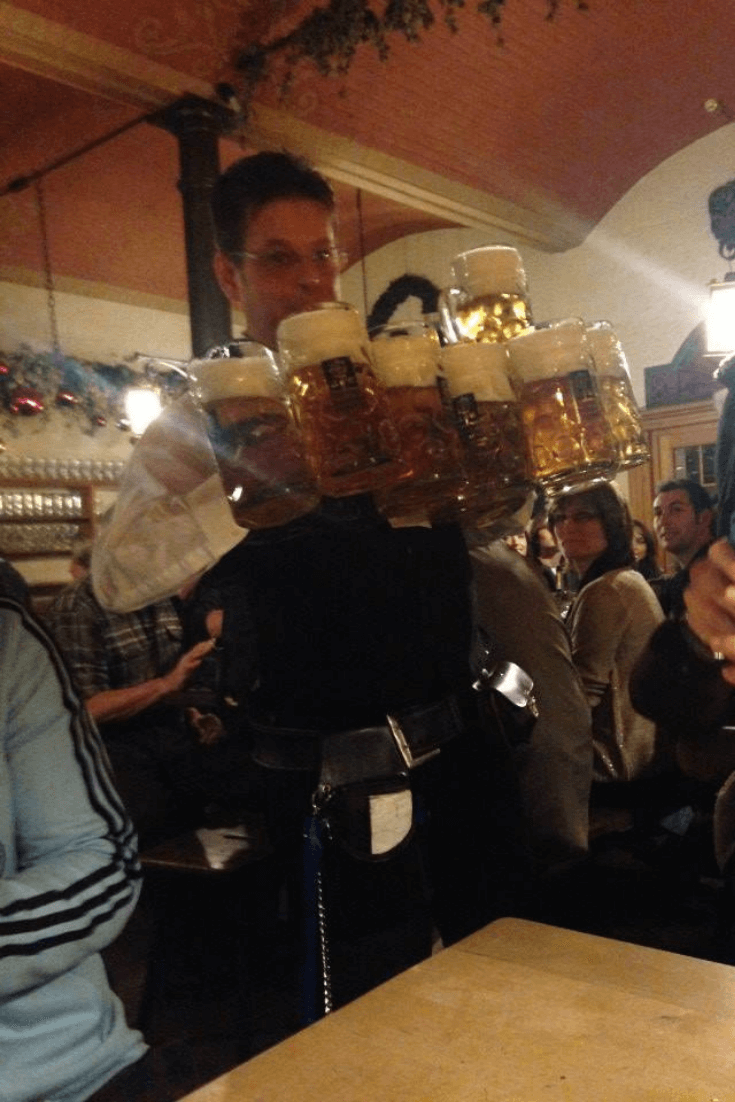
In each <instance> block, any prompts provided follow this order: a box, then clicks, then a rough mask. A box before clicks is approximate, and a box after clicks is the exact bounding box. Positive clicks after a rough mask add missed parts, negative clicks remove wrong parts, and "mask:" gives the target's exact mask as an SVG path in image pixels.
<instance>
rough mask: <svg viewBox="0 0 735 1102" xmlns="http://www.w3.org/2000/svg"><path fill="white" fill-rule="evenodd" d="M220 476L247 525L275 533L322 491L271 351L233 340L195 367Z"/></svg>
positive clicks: (311, 505)
mask: <svg viewBox="0 0 735 1102" xmlns="http://www.w3.org/2000/svg"><path fill="white" fill-rule="evenodd" d="M189 377H190V380H191V384H190V385H191V390H192V393H193V395H194V397H195V399H196V400H197V402H198V404H199V406H200V407H201V409H203V410H204V412H205V414H206V417H207V426H208V434H209V439H210V442H211V444H212V449H213V451H214V454H215V457H216V459H217V466H218V468H219V473H220V477H221V478H222V483H223V485H224V488H225V492H226V494H227V497H228V500H229V502H230V507H231V509H232V513H233V516H234V518H235V521H236V522H237V524H239V525H240V526H241V527H243V528H272V527H275V526H276V525H279V524H286V523H287V522H288V521H290V520H294V519H295V518H296V517H300V516H303V515H304V514H305V513H308V512H311V510H312V509H315V508H316V507H317V505H318V504H319V492H318V490H317V487H316V483H315V480H314V477H313V475H312V473H311V470H310V468H309V465H308V463H307V462H306V456H305V453H304V447H303V443H302V441H301V437H300V435H299V432H298V430H297V429H296V426H295V425H294V422H293V419H292V417H291V414H290V411H289V407H288V401H287V399H286V395H285V389H284V386H283V382H282V380H281V378H280V375H279V371H278V365H277V363H276V360H275V357H274V356H273V354H272V353H271V352H270V351H269V350H268V349H267V348H265V347H264V346H263V345H262V344H258V343H257V342H256V341H234V342H232V343H231V344H230V345H228V346H227V347H226V349H218V350H216V351H215V353H214V354H213V355H212V356H211V357H210V358H209V359H203V360H193V361H192V362H191V364H190V365H189Z"/></svg>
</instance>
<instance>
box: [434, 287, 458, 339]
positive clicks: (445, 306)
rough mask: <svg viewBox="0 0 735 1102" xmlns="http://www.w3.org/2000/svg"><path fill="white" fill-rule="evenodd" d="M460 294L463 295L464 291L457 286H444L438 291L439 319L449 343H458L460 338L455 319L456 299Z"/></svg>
mask: <svg viewBox="0 0 735 1102" xmlns="http://www.w3.org/2000/svg"><path fill="white" fill-rule="evenodd" d="M462 295H464V291H462V290H461V288H459V287H445V288H444V289H443V290H441V291H440V292H439V298H438V300H437V310H438V311H439V321H440V323H441V328H442V332H443V334H444V336H445V337H446V339H447V342H448V343H449V344H459V342H460V341H461V339H462V334H461V333H460V331H459V329H458V327H457V319H456V308H457V299H459V298H460V297H461V296H462Z"/></svg>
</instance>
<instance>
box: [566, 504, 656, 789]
mask: <svg viewBox="0 0 735 1102" xmlns="http://www.w3.org/2000/svg"><path fill="white" fill-rule="evenodd" d="M549 521H550V524H551V526H552V530H553V532H554V535H555V536H556V539H557V541H558V542H559V545H560V547H561V549H562V552H563V554H564V557H565V559H566V560H567V562H568V563H569V564H570V565H571V567H572V569H573V570H574V571H575V573H576V574H578V575H579V579H580V583H579V590H578V592H577V595H576V597H575V598H574V601H573V602H572V606H571V609H570V612H569V615H568V618H567V621H566V623H567V628H568V631H569V635H570V639H571V644H572V657H573V660H574V664H575V666H576V667H577V670H578V672H579V675H580V677H581V680H582V685H583V688H584V691H585V694H586V696H587V700H588V702H589V704H590V707H591V708H592V739H593V745H594V777H595V780H597V781H605V782H609V781H630V780H633V779H634V778H638V777H641V776H645V775H648V774H650V773H651V772H652V771H653V761H654V754H655V749H656V727H655V724H654V723H653V722H651V720H648V719H644V717H643V716H641V715H639V714H638V713H637V712H636V711H635V710H634V708H633V705H632V704H631V702H630V697H629V692H628V683H629V679H630V674H631V670H632V668H633V665H634V664H635V662H636V659H637V658H638V655H639V654H640V653H641V652H642V651H643V649H644V648H645V646H646V644H647V642H648V640H649V638H650V636H651V634H652V632H653V631H654V630H655V628H656V626H657V625H658V624H659V623H660V621H661V620H662V619H663V614H662V612H661V608H660V606H659V603H658V601H657V600H656V597H655V594H654V593H653V591H652V589H651V587H650V586H649V585H648V583H647V582H646V581H645V580H644V579H643V578H642V577H641V575H640V574H639V573H638V572H637V571H636V570H634V569H633V552H632V521H631V517H630V512H629V511H628V506H627V505H626V503H625V501H624V500H623V498H622V497H621V495H620V493H619V492H618V491H617V489H616V488H615V487H614V486H613V485H611V484H609V483H600V484H599V485H596V486H592V487H590V488H589V489H585V490H576V491H572V492H569V493H566V494H562V495H561V496H559V497H558V498H557V499H556V501H555V502H554V504H553V506H552V509H551V513H550V516H549Z"/></svg>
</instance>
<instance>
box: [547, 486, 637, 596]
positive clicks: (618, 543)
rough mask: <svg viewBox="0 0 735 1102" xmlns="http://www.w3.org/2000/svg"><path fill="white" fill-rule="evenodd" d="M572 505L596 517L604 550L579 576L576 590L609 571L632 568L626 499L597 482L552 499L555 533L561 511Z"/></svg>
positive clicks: (550, 515) (628, 510)
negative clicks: (583, 488)
mask: <svg viewBox="0 0 735 1102" xmlns="http://www.w3.org/2000/svg"><path fill="white" fill-rule="evenodd" d="M571 501H574V502H575V503H576V504H578V505H582V506H584V508H585V509H586V510H588V511H589V512H590V513H593V514H594V515H595V516H596V517H599V520H600V523H601V524H602V530H603V532H604V533H605V539H606V540H607V547H606V548H605V550H604V551H603V552H602V554H600V555H598V556H597V558H596V559H595V561H594V562H593V563H592V564H591V565H590V566H589V568H588V569H587V571H586V573H585V574H584V575H583V576H582V578H581V580H580V583H579V588H580V589H581V588H582V587H583V586H585V585H587V584H588V582H592V581H594V580H595V578H600V577H602V575H603V574H607V572H608V571H609V570H619V569H620V567H621V566H632V565H633V561H634V559H633V520H632V518H631V515H630V509H629V508H628V505H627V503H626V501H625V498H624V497H623V495H622V494H621V493H620V491H619V490H618V488H617V486H614V485H613V484H612V483H611V482H600V483H599V484H597V485H595V486H590V487H589V488H588V489H585V490H570V491H569V492H568V493H566V494H560V495H559V497H557V498H555V499H554V502H553V504H552V506H551V509H550V511H549V525H550V526H551V529H552V531H554V533H555V527H556V523H557V519H558V517H559V516H560V515H561V514H562V513H563V512H564V507H565V506H566V505H567V504H569V502H571Z"/></svg>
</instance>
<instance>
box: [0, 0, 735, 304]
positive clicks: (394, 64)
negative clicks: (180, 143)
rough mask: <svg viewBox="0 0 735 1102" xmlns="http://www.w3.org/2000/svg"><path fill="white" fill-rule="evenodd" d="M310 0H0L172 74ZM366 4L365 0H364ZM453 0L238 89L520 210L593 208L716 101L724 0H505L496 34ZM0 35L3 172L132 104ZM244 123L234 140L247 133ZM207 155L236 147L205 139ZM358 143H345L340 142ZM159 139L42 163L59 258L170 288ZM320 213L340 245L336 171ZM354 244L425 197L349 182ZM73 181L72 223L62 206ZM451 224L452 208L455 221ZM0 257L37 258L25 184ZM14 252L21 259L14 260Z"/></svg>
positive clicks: (212, 62)
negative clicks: (553, 7)
mask: <svg viewBox="0 0 735 1102" xmlns="http://www.w3.org/2000/svg"><path fill="white" fill-rule="evenodd" d="M381 3H382V0H381ZM315 6H316V5H315V3H314V2H313V0H250V2H248V0H177V2H176V3H174V4H171V5H161V4H155V5H154V4H151V2H150V0H127V3H126V4H125V5H124V6H121V5H120V4H119V3H118V2H117V0H116V2H115V3H113V2H112V0H16V2H15V3H14V4H13V5H3V7H5V8H11V9H15V10H17V11H18V12H19V13H23V14H29V15H32V16H41V17H43V18H44V19H47V20H50V21H51V22H52V23H53V24H63V25H64V26H66V27H67V28H69V30H70V31H71V32H81V33H82V34H83V35H85V36H90V37H91V38H92V39H94V40H97V41H98V42H99V43H100V46H101V48H105V49H106V48H108V47H109V46H112V47H119V48H120V49H121V50H124V51H126V52H128V53H129V54H131V55H135V56H137V57H140V58H143V59H146V60H147V61H150V62H152V63H156V64H157V65H161V66H166V67H167V68H168V69H169V70H173V71H175V72H177V73H179V74H184V83H185V81H186V79H187V78H191V80H192V81H196V80H206V81H207V82H213V83H214V82H216V81H218V80H223V79H224V80H232V79H233V75H234V74H233V69H232V58H233V56H234V52H235V50H236V47H237V45H238V44H245V43H247V41H248V40H253V39H255V38H258V37H260V38H264V39H267V38H268V37H269V36H273V35H276V34H278V33H283V32H284V31H288V30H289V29H290V28H291V27H292V26H293V25H294V23H295V22H296V20H297V19H298V17H299V16H300V15H302V14H303V13H304V12H305V11H307V10H309V9H311V8H314V7H315ZM374 6H375V7H376V9H377V7H378V6H379V3H378V0H375V5H374ZM474 7H475V5H474V3H472V2H471V0H468V2H467V4H466V5H465V8H464V9H462V10H460V11H459V12H458V14H457V21H458V25H459V31H458V32H457V33H456V34H452V33H451V32H450V31H449V30H448V29H447V28H446V26H445V25H444V24H443V23H442V21H441V16H440V14H439V12H440V4H439V3H438V0H435V2H434V3H433V8H434V10H435V11H436V12H437V15H438V18H437V23H436V25H435V26H434V27H433V28H432V29H430V30H429V31H426V32H424V34H423V35H422V41H421V42H419V43H409V42H406V41H404V40H402V39H400V38H396V39H395V40H394V41H393V42H392V45H391V51H390V55H389V57H388V59H387V61H385V62H381V61H380V60H379V59H378V58H377V56H376V54H375V52H374V51H372V50H371V48H370V47H369V46H363V47H360V48H359V49H358V51H357V54H356V56H355V60H354V64H353V65H352V67H351V69H350V71H349V73H348V75H347V76H346V77H345V78H324V77H321V76H319V75H318V74H317V73H316V72H315V70H314V69H313V68H312V67H311V66H309V65H308V64H302V65H300V66H299V67H298V69H297V71H296V74H295V81H294V85H293V88H292V90H291V92H290V94H289V95H288V97H287V99H286V100H285V101H284V102H281V101H280V100H279V96H278V90H277V87H276V84H277V82H276V80H275V79H274V80H273V81H271V83H270V84H268V85H266V86H263V87H261V88H260V90H259V92H258V95H257V100H258V102H259V103H260V104H263V105H265V106H266V107H269V108H273V109H278V110H281V111H285V112H286V113H287V114H288V115H290V116H292V117H295V118H296V119H297V120H300V121H301V122H302V123H303V124H305V125H308V126H314V127H318V128H320V130H321V131H326V132H329V133H330V134H333V135H337V136H338V137H339V138H341V139H344V140H349V141H350V142H352V143H354V145H355V148H356V149H357V150H359V149H363V148H367V149H369V150H372V151H377V153H379V154H386V155H389V156H390V157H393V158H398V159H399V160H400V161H401V162H404V163H405V164H406V165H407V166H409V169H410V167H411V166H416V169H417V170H425V171H428V172H430V173H433V174H434V175H435V177H436V178H438V179H440V180H442V181H447V182H448V183H449V184H450V185H453V184H456V185H459V186H464V187H468V188H472V189H474V191H475V192H476V193H478V194H479V195H480V196H482V195H486V196H487V197H488V204H490V203H491V201H492V200H493V199H498V198H499V199H501V200H507V201H510V202H512V203H514V204H517V205H518V206H520V207H521V208H524V209H528V210H534V209H538V208H539V206H544V207H545V209H547V210H548V209H551V210H554V209H558V211H559V213H560V216H561V215H562V214H563V215H565V216H568V217H572V218H574V219H579V220H581V222H582V224H583V225H584V226H585V227H589V226H592V225H594V224H595V223H596V222H597V221H599V219H600V218H601V217H603V216H604V214H605V213H606V212H607V211H609V210H610V208H611V207H612V206H613V205H614V204H615V203H616V202H617V201H618V200H619V199H620V198H621V197H622V195H624V194H625V192H626V191H627V190H628V189H629V188H630V187H631V186H632V185H633V184H634V183H636V181H637V180H639V179H640V178H641V177H642V176H643V175H645V174H646V173H647V172H649V171H650V170H651V169H653V168H655V167H656V166H657V165H658V164H660V163H661V162H662V161H663V160H664V159H665V158H667V157H668V156H670V155H672V154H673V153H675V152H677V151H678V150H680V149H682V148H684V147H685V146H686V145H688V144H690V143H691V142H692V141H694V140H696V139H697V138H699V137H702V136H703V135H705V134H706V133H708V132H709V131H710V130H711V129H713V128H714V127H715V126H718V125H721V124H722V123H723V122H725V121H726V118H727V116H726V115H708V114H707V113H705V111H704V108H703V103H704V101H705V100H706V99H708V98H712V97H714V98H719V99H721V100H722V101H723V102H724V103H725V104H726V106H727V108H728V109H730V108H732V109H733V110H735V67H734V66H733V63H732V62H733V46H734V45H735V43H734V41H733V40H734V39H735V31H734V30H733V27H735V19H734V18H733V17H735V0H720V2H719V3H718V4H717V5H714V4H709V3H700V4H692V3H691V2H685V0H588V9H589V10H587V11H579V10H577V7H576V4H575V3H574V2H573V0H562V3H561V4H560V6H559V10H558V13H557V15H556V17H555V18H554V19H553V20H551V21H549V20H548V19H547V18H546V13H547V3H546V0H506V4H505V6H504V13H503V22H502V26H501V33H502V36H503V41H504V44H503V45H502V46H499V45H498V44H497V41H496V32H495V31H494V30H493V28H492V27H491V26H490V25H489V23H488V21H487V20H486V19H484V18H483V17H481V16H479V15H478V14H476V13H475V11H474ZM43 65H44V63H43V59H42V58H41V59H40V60H38V59H36V58H34V59H33V60H32V61H28V60H27V59H25V58H23V57H20V58H19V57H18V55H17V51H16V52H12V53H11V52H10V51H9V50H8V48H7V46H6V47H3V44H2V42H0V96H2V102H3V112H2V115H0V160H2V163H3V165H4V172H3V173H2V175H0V186H1V185H2V182H3V179H10V178H12V177H13V176H15V175H20V174H23V173H25V172H28V171H30V170H32V169H34V168H37V167H39V166H41V165H43V164H47V163H49V162H50V161H51V160H53V159H54V158H56V157H61V156H63V155H64V154H65V153H67V152H69V151H70V150H72V149H75V148H78V147H79V146H81V145H83V144H85V143H86V142H88V141H90V140H92V139H94V138H95V137H98V136H101V135H103V134H105V133H107V132H109V131H110V130H112V129H113V128H114V127H116V126H119V125H121V124H122V123H124V122H125V121H126V120H128V119H131V118H133V117H134V116H135V115H136V111H137V109H136V108H135V107H134V105H132V104H131V103H130V102H127V103H126V102H121V101H120V99H119V98H118V99H116V98H115V97H114V96H113V97H106V96H100V95H95V94H92V93H90V92H89V91H85V90H82V88H81V87H80V85H79V82H76V84H77V86H76V87H75V86H74V84H75V81H74V79H73V78H69V82H66V81H64V82H63V83H59V78H58V73H56V72H55V71H54V72H52V71H51V70H49V73H48V74H47V75H44V73H43ZM247 140H248V132H247V128H246V129H245V131H244V135H243V142H244V143H245V144H247ZM225 146H226V147H225V148H224V149H223V160H225V161H227V160H229V159H232V157H234V156H235V155H236V154H237V152H238V150H237V148H236V147H235V146H234V145H232V144H231V143H225ZM358 159H359V158H358ZM176 175H177V158H176V149H175V141H174V139H173V138H172V137H171V136H170V135H167V134H166V133H164V132H161V131H159V130H157V129H156V128H153V127H150V126H142V127H138V128H136V129H134V130H131V131H130V132H128V133H127V134H126V135H124V136H123V137H120V138H118V139H116V140H115V141H114V142H111V143H109V144H107V145H105V146H104V147H102V148H101V149H100V150H99V151H97V152H95V153H90V154H88V155H87V156H86V157H85V158H83V159H82V160H80V161H77V162H75V163H73V164H70V165H69V166H67V167H65V168H63V169H61V170H60V171H59V172H57V173H54V174H53V175H52V176H49V177H47V185H46V186H47V195H48V202H49V219H50V233H51V238H52V245H53V250H54V254H55V259H56V262H57V263H58V264H59V266H60V269H61V270H62V271H63V272H64V274H68V275H75V276H79V277H80V278H89V279H98V280H102V281H105V282H108V283H112V284H120V285H124V286H130V287H133V288H135V289H142V290H149V291H150V290H152V291H155V292H156V293H160V294H168V295H172V296H174V297H181V295H182V287H183V255H182V250H183V246H181V244H180V202H179V199H178V196H177V195H176V193H175V182H176ZM338 192H339V197H340V223H341V227H342V233H343V237H344V238H345V240H346V243H347V245H348V248H350V250H351V252H352V254H353V256H355V255H357V254H358V253H359V250H360V238H361V235H360V233H359V230H358V227H357V218H356V211H357V198H356V192H355V189H354V188H352V187H348V186H346V185H339V186H338ZM361 192H362V195H361V197H362V206H363V224H362V241H363V243H364V246H365V248H366V251H370V250H371V249H373V248H375V247H377V246H378V245H380V244H383V243H384V242H385V241H387V240H390V239H392V238H395V237H398V236H401V235H403V234H404V233H407V232H416V231H418V230H422V229H428V228H432V227H433V226H438V225H447V224H450V223H449V222H448V221H447V220H446V219H441V218H439V217H437V215H436V214H427V213H425V212H424V211H421V210H415V209H411V206H410V203H409V202H406V203H405V204H403V205H401V204H397V203H392V202H390V201H389V200H387V199H384V198H381V197H380V196H378V195H373V194H371V193H370V190H369V188H368V186H367V185H366V186H365V187H364V188H362V189H361ZM80 196H82V197H83V198H84V209H85V216H84V225H80V219H79V218H78V217H77V218H75V217H74V212H75V209H76V210H77V211H78V210H79V201H80ZM457 221H458V222H459V221H461V219H457ZM0 229H1V230H2V237H0V263H1V264H4V265H6V266H11V267H12V266H28V265H31V266H32V265H33V264H34V263H37V256H38V233H37V218H36V213H35V209H34V206H33V195H32V194H31V193H30V192H23V193H21V194H19V195H12V196H6V197H4V198H0ZM34 256H35V257H36V260H35V261H34Z"/></svg>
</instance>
